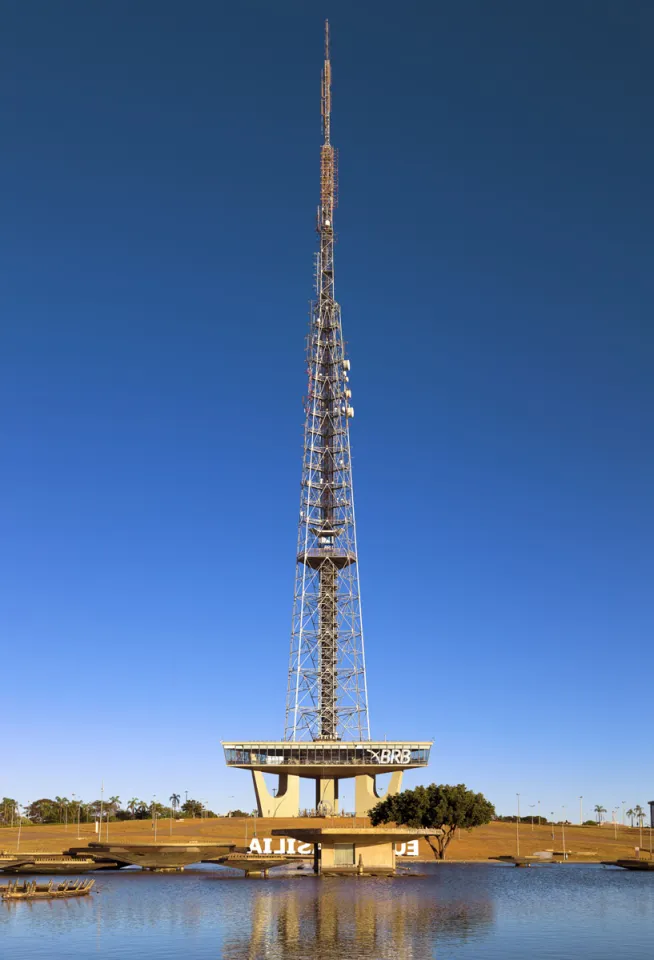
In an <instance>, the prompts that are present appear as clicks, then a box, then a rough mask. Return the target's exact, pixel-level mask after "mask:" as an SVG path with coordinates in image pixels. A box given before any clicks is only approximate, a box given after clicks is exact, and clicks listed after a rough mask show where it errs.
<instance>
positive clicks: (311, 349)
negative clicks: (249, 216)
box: [223, 25, 432, 817]
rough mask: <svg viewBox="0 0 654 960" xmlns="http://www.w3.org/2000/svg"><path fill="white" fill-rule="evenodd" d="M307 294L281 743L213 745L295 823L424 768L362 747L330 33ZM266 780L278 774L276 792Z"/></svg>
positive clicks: (420, 757)
mask: <svg viewBox="0 0 654 960" xmlns="http://www.w3.org/2000/svg"><path fill="white" fill-rule="evenodd" d="M321 110H322V124H323V142H322V145H321V148H320V205H319V207H318V219H317V232H318V241H319V242H318V252H317V254H316V296H315V300H314V301H313V303H312V305H311V313H310V320H309V333H308V336H307V373H308V378H309V385H308V389H307V397H306V402H305V425H304V453H303V458H302V483H301V496H300V519H299V527H298V541H297V555H296V573H295V594H294V600H293V620H292V628H291V652H290V662H289V671H288V686H287V692H286V722H285V727H284V739H283V740H230V741H223V749H224V751H225V762H226V763H227V766H228V767H236V768H239V769H242V770H249V771H250V773H251V774H252V781H253V786H254V791H255V794H256V798H257V808H258V811H259V814H260V816H262V817H263V816H265V817H294V816H298V814H299V810H300V780H301V779H306V780H313V781H314V783H315V810H316V811H317V812H318V813H320V814H330V813H338V809H339V783H340V781H341V780H347V779H354V809H355V813H356V815H357V816H365V815H366V814H367V813H368V811H369V810H370V809H371V808H372V807H373V806H375V804H376V803H378V802H379V800H380V799H381V797H382V796H383V794H381V793H380V792H379V790H378V789H377V782H376V778H377V776H378V775H379V774H390V782H389V784H388V787H387V791H386V795H387V796H390V795H392V794H394V793H397V792H398V791H399V790H400V789H401V784H402V776H403V774H404V771H405V770H411V769H416V768H421V767H426V766H427V764H428V763H429V756H430V750H431V746H432V744H431V741H425V740H422V741H389V740H387V739H384V741H383V742H381V741H374V740H371V739H370V724H369V718H368V691H367V687H366V666H365V659H364V647H363V625H362V621H361V599H360V590H359V568H358V562H357V559H358V557H357V537H356V523H355V517H354V492H353V488H352V464H351V458H350V434H349V423H350V420H351V419H352V417H353V416H354V409H353V407H352V393H351V390H350V383H349V375H350V361H349V359H348V357H347V355H346V349H345V341H344V340H343V330H342V327H341V309H340V307H339V305H338V303H337V302H336V299H335V295H334V241H335V234H334V211H335V209H336V151H335V150H334V147H333V145H332V142H331V61H330V56H329V27H328V25H325V57H324V63H323V71H322V84H321ZM266 775H267V776H268V777H269V776H277V777H278V782H277V786H276V788H275V789H274V793H271V790H270V788H269V786H268V784H267V783H266Z"/></svg>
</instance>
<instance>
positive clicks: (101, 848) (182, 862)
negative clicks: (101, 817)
mask: <svg viewBox="0 0 654 960" xmlns="http://www.w3.org/2000/svg"><path fill="white" fill-rule="evenodd" d="M235 847H236V845H235V844H233V843H193V842H191V843H111V842H109V843H89V845H88V846H87V847H71V849H70V850H69V851H67V852H68V853H69V854H71V855H74V856H87V857H96V858H98V859H102V858H105V859H110V860H114V861H116V862H117V863H119V864H122V865H124V864H128V865H130V866H137V867H142V869H143V870H155V871H163V870H183V869H184V867H188V866H189V865H190V864H192V863H200V862H201V861H203V860H215V859H216V858H218V857H221V856H227V854H229V853H233V852H234V850H235Z"/></svg>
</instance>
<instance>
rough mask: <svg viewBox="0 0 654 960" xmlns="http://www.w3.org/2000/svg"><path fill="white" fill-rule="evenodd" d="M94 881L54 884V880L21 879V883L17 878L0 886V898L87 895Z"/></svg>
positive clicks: (61, 897) (42, 898)
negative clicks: (44, 881) (4, 885)
mask: <svg viewBox="0 0 654 960" xmlns="http://www.w3.org/2000/svg"><path fill="white" fill-rule="evenodd" d="M94 883H95V880H77V882H75V881H74V880H64V881H63V882H62V883H58V884H55V882H54V880H51V881H50V882H49V883H37V882H36V880H23V883H22V885H21V884H19V882H18V880H14V882H13V883H8V884H7V886H6V887H0V898H1V899H2V900H65V899H68V898H70V897H87V896H88V895H89V894H90V892H91V890H92V889H93V884H94Z"/></svg>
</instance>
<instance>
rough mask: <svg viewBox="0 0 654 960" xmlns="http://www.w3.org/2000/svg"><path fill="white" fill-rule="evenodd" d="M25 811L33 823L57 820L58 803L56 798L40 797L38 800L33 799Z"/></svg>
mask: <svg viewBox="0 0 654 960" xmlns="http://www.w3.org/2000/svg"><path fill="white" fill-rule="evenodd" d="M26 812H27V816H28V817H29V819H30V820H31V821H32V822H33V823H58V822H59V804H58V803H57V800H56V798H55V799H54V800H50V799H49V798H48V797H42V798H41V799H40V800H33V801H32V803H30V804H29V805H28V807H27V811H26Z"/></svg>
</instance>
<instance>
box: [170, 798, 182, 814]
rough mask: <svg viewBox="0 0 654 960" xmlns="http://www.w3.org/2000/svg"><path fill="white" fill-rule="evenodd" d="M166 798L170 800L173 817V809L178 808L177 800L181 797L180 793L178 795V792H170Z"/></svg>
mask: <svg viewBox="0 0 654 960" xmlns="http://www.w3.org/2000/svg"><path fill="white" fill-rule="evenodd" d="M168 799H169V800H170V802H171V804H172V805H173V817H174V816H175V810H176V809H177V808H178V806H179V801H180V799H181V797H180V795H179V794H178V793H171V795H170V796H169V797H168Z"/></svg>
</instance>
